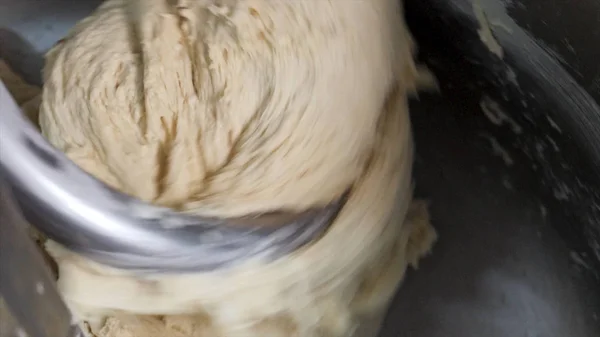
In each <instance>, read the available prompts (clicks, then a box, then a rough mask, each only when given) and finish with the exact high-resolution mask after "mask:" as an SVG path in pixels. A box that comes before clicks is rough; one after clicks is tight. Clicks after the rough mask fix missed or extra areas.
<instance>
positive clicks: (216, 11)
mask: <svg viewBox="0 0 600 337" xmlns="http://www.w3.org/2000/svg"><path fill="white" fill-rule="evenodd" d="M413 49H414V48H413V44H412V40H411V38H410V35H409V33H408V31H407V29H406V27H405V25H404V21H403V20H402V12H401V9H400V8H399V4H398V1H397V0H369V1H348V0H304V1H279V0H194V1H192V0H188V1H184V0H180V1H176V0H171V1H167V0H137V1H133V0H130V1H127V0H108V1H106V2H105V3H104V4H102V5H101V7H100V8H99V9H98V10H97V11H96V12H95V13H93V14H92V15H91V16H90V17H88V18H86V19H85V20H83V21H81V22H80V23H79V24H77V25H76V27H74V28H73V30H72V31H71V32H70V33H69V35H68V36H67V37H66V38H65V39H64V40H63V41H62V42H60V43H59V44H58V45H57V46H55V47H54V48H53V49H52V50H51V51H50V52H49V53H48V55H47V65H46V68H45V71H44V75H45V84H44V90H43V99H42V105H41V109H40V125H41V128H42V132H43V134H44V135H45V136H46V137H47V139H48V140H49V141H50V142H51V143H52V144H53V145H54V146H56V147H57V148H59V149H60V150H62V151H64V152H65V153H66V154H67V155H68V156H69V157H70V158H71V159H72V160H73V161H75V162H76V163H77V164H78V165H80V166H81V167H82V168H83V169H85V170H87V171H88V172H90V173H91V174H93V175H95V176H96V177H98V178H100V179H102V180H103V181H105V182H106V183H108V184H110V185H112V186H114V187H116V188H118V189H119V190H121V191H123V192H126V193H129V194H132V195H135V196H137V197H139V198H142V199H144V200H147V201H150V202H153V203H156V204H160V205H166V206H169V207H173V208H176V209H179V210H181V211H188V212H194V213H198V214H203V215H218V216H238V215H244V214H248V213H255V212H263V211H271V210H279V209H292V210H303V209H306V208H308V207H311V206H316V205H324V204H327V203H329V202H331V201H333V200H334V199H336V198H337V197H338V196H339V195H340V194H341V193H342V192H343V191H344V190H346V189H347V188H348V187H349V186H353V191H352V195H351V196H350V199H349V201H348V202H347V204H346V206H345V207H344V209H343V210H342V212H341V214H340V215H339V217H338V218H337V219H336V221H335V222H334V224H333V225H332V227H331V229H330V230H329V232H328V233H327V234H326V235H325V236H324V237H323V238H322V239H320V240H319V241H317V242H315V243H313V244H311V245H310V246H307V247H305V248H303V249H301V250H299V251H297V252H295V253H293V254H291V255H289V256H286V257H284V258H282V259H280V260H278V261H276V262H272V263H263V262H261V261H251V262H249V263H247V264H244V265H242V266H239V267H236V268H234V269H231V270H226V271H217V272H212V273H197V274H188V275H158V276H147V277H144V278H142V277H136V276H134V275H131V274H129V273H127V272H125V271H117V270H113V269H111V268H108V267H106V266H101V265H98V264H95V263H93V262H91V261H89V260H87V259H85V258H83V257H80V256H77V255H76V254H73V253H71V252H68V251H66V250H64V249H62V248H61V247H59V246H58V245H57V244H55V243H52V242H50V243H48V245H47V248H48V251H49V252H50V253H51V254H52V255H53V257H54V258H55V259H56V261H57V262H58V265H59V274H60V278H59V280H58V286H59V289H60V291H61V293H62V294H63V296H64V298H65V300H66V301H67V303H68V304H69V306H70V307H71V309H72V310H73V311H74V312H75V313H76V314H77V315H78V317H79V318H80V319H81V320H82V321H85V322H87V324H89V325H90V327H91V330H92V332H93V333H94V334H95V335H96V336H98V337H180V336H181V337H192V336H193V337H291V336H296V337H313V336H314V337H316V336H326V337H338V336H339V337H347V336H352V334H353V331H359V332H356V335H355V336H356V337H365V336H373V335H374V334H375V333H376V330H377V328H378V326H379V324H378V323H377V324H374V326H375V327H374V328H372V329H371V330H372V331H371V332H365V331H361V330H360V329H366V328H364V327H365V326H366V324H368V323H369V322H372V321H377V322H378V319H379V318H380V317H381V315H382V313H383V311H384V310H385V308H386V307H387V304H388V302H389V300H390V298H391V296H392V295H393V293H394V291H395V289H396V287H397V285H398V284H399V282H400V281H401V279H402V277H403V275H404V272H405V269H406V267H407V265H408V264H412V265H413V266H416V264H417V261H418V259H419V258H420V257H421V256H422V255H424V254H425V253H426V252H427V251H428V250H429V248H430V246H431V244H432V243H433V241H434V239H435V232H434V230H433V229H432V227H431V226H430V224H429V221H428V216H427V211H426V207H425V205H424V204H423V203H418V202H417V203H413V204H412V206H411V200H412V197H411V196H412V186H411V175H410V174H411V169H412V156H413V148H412V146H413V145H412V138H411V132H410V123H409V117H408V107H407V96H408V94H409V93H412V92H414V90H415V86H416V85H417V82H418V71H417V68H416V66H415V64H414V62H413ZM372 325H373V324H372ZM356 329H358V330H356ZM359 334H360V335H359Z"/></svg>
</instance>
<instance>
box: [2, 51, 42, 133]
mask: <svg viewBox="0 0 600 337" xmlns="http://www.w3.org/2000/svg"><path fill="white" fill-rule="evenodd" d="M0 79H1V80H2V82H3V83H4V85H5V86H6V88H7V89H8V92H9V93H10V94H11V96H12V97H13V98H14V100H15V102H17V104H19V105H20V106H21V109H22V110H23V113H25V115H26V116H27V118H29V120H30V121H31V122H32V123H34V124H35V125H36V126H37V125H38V110H39V105H40V91H41V90H40V88H38V87H36V86H33V85H30V84H28V83H26V82H25V81H23V79H22V78H21V77H20V76H19V75H17V74H16V73H15V72H14V71H13V69H11V67H10V66H9V65H8V64H7V63H6V62H5V61H4V60H2V59H0Z"/></svg>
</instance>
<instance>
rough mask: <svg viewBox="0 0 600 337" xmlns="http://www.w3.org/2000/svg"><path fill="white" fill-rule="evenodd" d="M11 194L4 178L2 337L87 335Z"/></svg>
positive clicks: (0, 191) (0, 207)
mask: <svg viewBox="0 0 600 337" xmlns="http://www.w3.org/2000/svg"><path fill="white" fill-rule="evenodd" d="M9 192H10V191H9V188H8V185H6V183H5V181H4V179H3V177H1V176H0V271H1V272H0V299H3V300H4V301H3V302H4V303H2V302H0V320H1V321H2V322H1V323H0V326H1V328H0V337H23V336H29V337H80V336H83V335H82V334H81V331H80V329H79V328H78V327H77V325H76V324H73V323H72V322H74V320H73V319H72V317H71V314H70V312H69V310H68V309H67V307H66V306H65V304H64V303H63V302H62V300H61V298H60V296H59V294H58V291H57V290H56V286H55V285H54V280H53V279H52V276H51V274H50V271H49V268H48V266H47V265H46V263H45V261H44V259H43V257H42V255H41V254H40V251H39V249H38V247H36V246H35V244H34V242H33V241H32V240H30V238H29V237H28V235H27V234H28V233H27V226H28V224H27V223H26V222H25V220H24V219H23V218H22V217H21V215H20V213H19V211H18V207H17V205H16V203H15V202H14V200H13V199H12V197H11V195H10V193H9ZM7 309H8V311H9V312H6V310H7ZM9 314H11V316H13V318H14V319H13V320H11V319H10V317H6V316H8V315H9Z"/></svg>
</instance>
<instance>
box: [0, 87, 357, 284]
mask: <svg viewBox="0 0 600 337" xmlns="http://www.w3.org/2000/svg"><path fill="white" fill-rule="evenodd" d="M0 172H2V174H3V175H4V176H5V179H6V181H7V182H8V183H9V184H10V185H11V187H12V190H13V192H14V196H15V197H16V199H17V200H18V201H19V204H20V207H21V208H22V210H23V211H24V215H25V216H26V218H27V220H29V222H30V223H32V224H33V225H35V227H37V228H38V229H39V230H40V232H42V233H43V234H45V235H46V236H48V237H49V238H50V239H52V240H54V241H57V242H58V243H60V244H62V245H64V246H66V247H67V248H69V249H71V250H73V251H75V252H77V253H80V254H82V255H84V256H87V257H89V258H91V259H93V260H96V261H97V262H100V263H103V264H105V265H109V266H113V267H117V268H122V269H129V270H133V271H136V272H153V273H158V272H160V273H163V272H172V273H185V272H194V271H208V270H214V269H218V268H225V267H230V266H232V265H235V264H238V263H241V262H243V261H246V260H247V259H250V258H261V259H263V260H267V261H268V260H272V259H276V258H278V257H281V256H283V255H286V254H289V253H290V252H292V251H294V250H296V249H298V248H299V247H302V246H303V245H305V244H307V243H309V242H311V241H313V240H314V239H315V238H318V237H319V236H320V235H321V234H322V233H323V232H324V231H325V230H326V229H327V227H328V225H329V224H330V223H331V222H332V221H333V219H334V218H335V216H336V215H337V213H338V212H339V210H340V209H341V207H342V206H343V204H344V201H345V196H342V197H341V198H340V199H339V200H337V201H336V202H334V203H332V204H329V205H328V206H326V207H324V208H320V209H312V210H308V211H306V212H303V213H301V214H294V215H293V216H291V217H290V216H289V214H287V216H280V215H267V216H258V217H248V218H239V219H217V218H203V217H198V216H191V215H186V214H181V213H177V212H175V211H173V210H171V209H168V208H161V207H155V206H152V205H149V204H146V203H144V202H142V201H140V200H136V199H134V198H132V197H129V196H127V195H124V194H122V193H119V192H117V191H115V190H113V189H111V188H110V187H108V186H106V185H105V184H103V183H102V182H100V181H98V180H96V179H94V178H93V177H91V176H90V175H88V174H86V173H85V172H83V171H82V170H81V169H79V168H78V167H77V166H76V165H75V164H74V163H72V162H71V161H70V160H68V159H67V158H66V156H64V154H62V153H61V152H59V151H58V150H56V149H55V148H53V147H52V146H51V145H50V144H48V143H47V142H46V141H45V139H44V138H43V137H42V135H41V134H40V133H39V132H38V131H37V130H36V129H35V127H34V126H33V125H31V123H30V122H29V121H28V120H26V118H25V117H24V116H23V115H22V114H21V112H20V110H19V108H18V107H17V106H16V104H15V103H14V101H13V100H12V98H11V97H10V95H9V93H8V91H7V89H6V88H5V87H4V85H3V84H2V83H1V82H0ZM266 222H269V223H275V224H278V225H275V226H264V225H265V223H266Z"/></svg>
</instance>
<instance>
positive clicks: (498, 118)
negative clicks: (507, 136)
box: [479, 96, 523, 134]
mask: <svg viewBox="0 0 600 337" xmlns="http://www.w3.org/2000/svg"><path fill="white" fill-rule="evenodd" d="M479 106H480V107H481V111H483V114H484V115H485V116H486V117H487V119H489V120H490V122H492V123H493V124H494V125H498V126H501V125H504V124H508V125H509V126H510V128H511V130H512V131H513V132H514V133H516V134H521V133H522V132H523V128H522V127H521V126H520V125H519V124H518V123H517V122H516V121H515V120H514V119H512V118H511V117H510V116H509V115H508V114H507V113H506V112H504V110H502V108H500V105H499V104H498V103H497V102H496V101H494V100H493V99H491V98H490V97H489V96H483V97H482V98H481V101H480V102H479Z"/></svg>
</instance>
